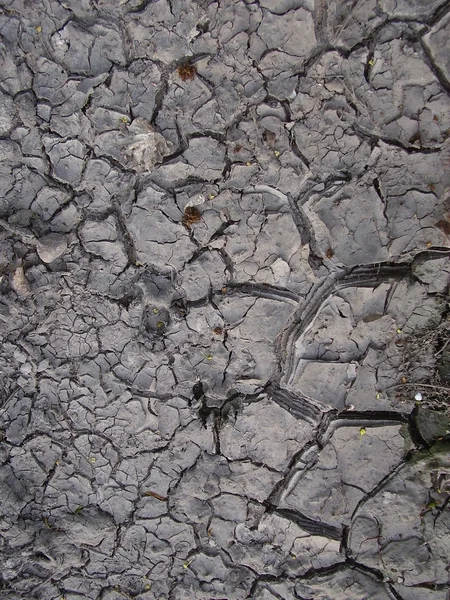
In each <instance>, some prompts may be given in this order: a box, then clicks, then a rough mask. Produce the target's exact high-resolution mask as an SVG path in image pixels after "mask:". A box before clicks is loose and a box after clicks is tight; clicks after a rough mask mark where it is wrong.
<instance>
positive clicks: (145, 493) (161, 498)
mask: <svg viewBox="0 0 450 600" xmlns="http://www.w3.org/2000/svg"><path fill="white" fill-rule="evenodd" d="M144 496H150V497H151V498H155V499H156V500H160V501H161V502H166V500H167V497H166V496H161V494H157V493H156V492H152V491H151V490H149V491H148V492H144Z"/></svg>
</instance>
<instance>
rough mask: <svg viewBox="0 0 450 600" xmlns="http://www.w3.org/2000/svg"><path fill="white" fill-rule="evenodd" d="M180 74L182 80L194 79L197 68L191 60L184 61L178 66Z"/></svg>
mask: <svg viewBox="0 0 450 600" xmlns="http://www.w3.org/2000/svg"><path fill="white" fill-rule="evenodd" d="M177 70H178V75H179V77H180V79H181V81H188V80H190V79H194V77H195V75H196V73H197V69H196V68H195V66H194V65H193V64H192V63H190V62H184V63H183V64H181V65H180V66H179V67H178V69H177Z"/></svg>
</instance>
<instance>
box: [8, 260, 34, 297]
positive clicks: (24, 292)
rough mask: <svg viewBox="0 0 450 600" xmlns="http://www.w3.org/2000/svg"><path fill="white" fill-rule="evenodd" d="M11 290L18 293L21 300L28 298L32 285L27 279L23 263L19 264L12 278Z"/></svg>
mask: <svg viewBox="0 0 450 600" xmlns="http://www.w3.org/2000/svg"><path fill="white" fill-rule="evenodd" d="M10 284H11V288H12V289H13V290H14V291H15V292H16V294H17V295H18V296H19V298H26V297H27V296H28V295H29V294H30V292H31V288H30V284H29V283H28V281H27V278H26V277H25V272H24V270H23V267H22V263H19V264H17V266H16V268H15V269H14V270H13V272H12V273H11V276H10Z"/></svg>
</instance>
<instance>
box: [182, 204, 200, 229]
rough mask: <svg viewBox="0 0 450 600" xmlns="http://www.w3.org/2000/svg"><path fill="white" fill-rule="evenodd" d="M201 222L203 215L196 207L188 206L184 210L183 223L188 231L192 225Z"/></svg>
mask: <svg viewBox="0 0 450 600" xmlns="http://www.w3.org/2000/svg"><path fill="white" fill-rule="evenodd" d="M201 220H202V214H201V212H200V211H199V210H198V208H195V206H188V207H186V208H185V209H184V215H183V219H182V223H183V225H184V226H185V227H187V229H190V228H191V225H193V224H194V223H198V222H199V221H201Z"/></svg>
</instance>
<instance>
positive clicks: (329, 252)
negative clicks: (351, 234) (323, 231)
mask: <svg viewBox="0 0 450 600" xmlns="http://www.w3.org/2000/svg"><path fill="white" fill-rule="evenodd" d="M325 256H326V257H327V258H333V256H334V252H333V250H332V249H331V248H328V250H327V251H326V252H325Z"/></svg>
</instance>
